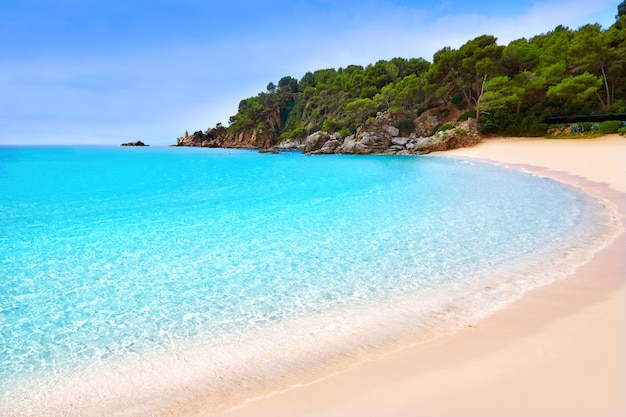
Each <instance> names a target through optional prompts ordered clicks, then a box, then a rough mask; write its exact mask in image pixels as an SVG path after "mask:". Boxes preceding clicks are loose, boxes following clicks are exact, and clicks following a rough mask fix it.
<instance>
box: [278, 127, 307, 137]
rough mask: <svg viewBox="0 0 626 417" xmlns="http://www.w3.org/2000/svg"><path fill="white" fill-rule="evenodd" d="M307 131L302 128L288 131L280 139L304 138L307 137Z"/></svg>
mask: <svg viewBox="0 0 626 417" xmlns="http://www.w3.org/2000/svg"><path fill="white" fill-rule="evenodd" d="M306 133H307V132H306V129H305V128H304V127H302V126H298V127H296V128H295V129H291V130H288V131H286V132H283V133H282V134H281V135H280V136H279V138H280V139H292V138H303V137H305V136H306Z"/></svg>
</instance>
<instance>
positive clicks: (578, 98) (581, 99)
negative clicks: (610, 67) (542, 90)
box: [548, 72, 602, 105]
mask: <svg viewBox="0 0 626 417" xmlns="http://www.w3.org/2000/svg"><path fill="white" fill-rule="evenodd" d="M600 87H602V79H601V78H600V77H597V76H595V75H593V74H590V73H588V72H585V73H584V74H581V75H576V76H570V77H567V78H564V79H563V81H561V82H560V83H559V84H557V85H553V86H552V87H550V88H548V97H550V98H556V99H559V100H562V101H567V100H569V101H571V102H572V103H576V104H582V105H584V104H588V103H589V102H590V101H591V100H592V99H593V98H594V97H596V96H597V93H598V89H599V88H600Z"/></svg>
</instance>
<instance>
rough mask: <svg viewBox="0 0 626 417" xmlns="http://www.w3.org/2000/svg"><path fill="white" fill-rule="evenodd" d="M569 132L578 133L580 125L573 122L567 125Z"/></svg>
mask: <svg viewBox="0 0 626 417" xmlns="http://www.w3.org/2000/svg"><path fill="white" fill-rule="evenodd" d="M569 130H570V132H572V133H578V132H580V125H579V124H578V123H573V124H572V125H571V126H570V127H569Z"/></svg>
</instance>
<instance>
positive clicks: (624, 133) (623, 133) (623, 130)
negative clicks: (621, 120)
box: [617, 126, 626, 136]
mask: <svg viewBox="0 0 626 417" xmlns="http://www.w3.org/2000/svg"><path fill="white" fill-rule="evenodd" d="M617 133H619V134H620V136H626V126H624V127H620V128H619V129H617Z"/></svg>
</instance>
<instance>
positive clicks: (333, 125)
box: [322, 119, 339, 133]
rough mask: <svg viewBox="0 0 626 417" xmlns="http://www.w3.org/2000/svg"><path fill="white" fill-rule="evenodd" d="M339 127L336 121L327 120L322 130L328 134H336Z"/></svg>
mask: <svg viewBox="0 0 626 417" xmlns="http://www.w3.org/2000/svg"><path fill="white" fill-rule="evenodd" d="M337 127H339V123H337V121H336V120H335V119H326V120H324V123H322V130H323V131H324V132H328V133H335V132H336V131H337Z"/></svg>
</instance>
